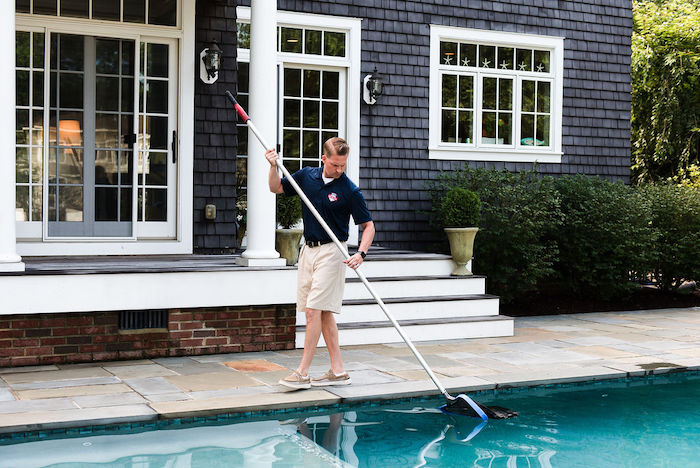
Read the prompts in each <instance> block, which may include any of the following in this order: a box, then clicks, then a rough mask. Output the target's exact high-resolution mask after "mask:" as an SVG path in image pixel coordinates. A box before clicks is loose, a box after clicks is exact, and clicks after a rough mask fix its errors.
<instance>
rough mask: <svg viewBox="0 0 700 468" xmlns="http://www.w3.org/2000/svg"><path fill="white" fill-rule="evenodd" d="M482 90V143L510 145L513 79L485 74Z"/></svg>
mask: <svg viewBox="0 0 700 468" xmlns="http://www.w3.org/2000/svg"><path fill="white" fill-rule="evenodd" d="M482 86H483V88H482V90H481V143H482V144H484V145H510V144H512V136H513V79H512V78H497V77H490V76H485V77H483V78H482Z"/></svg>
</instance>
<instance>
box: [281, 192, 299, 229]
mask: <svg viewBox="0 0 700 468" xmlns="http://www.w3.org/2000/svg"><path fill="white" fill-rule="evenodd" d="M300 219H301V199H299V197H298V196H296V195H293V196H289V195H285V194H283V193H281V194H278V195H277V222H278V223H279V224H280V225H281V226H282V228H283V229H291V228H292V227H293V226H294V225H295V224H297V223H298V222H299V220H300Z"/></svg>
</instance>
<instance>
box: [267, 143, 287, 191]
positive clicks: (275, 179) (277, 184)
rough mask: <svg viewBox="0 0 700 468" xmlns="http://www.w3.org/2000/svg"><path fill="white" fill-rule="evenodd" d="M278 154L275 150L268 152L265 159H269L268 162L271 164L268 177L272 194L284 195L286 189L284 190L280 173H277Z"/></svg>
mask: <svg viewBox="0 0 700 468" xmlns="http://www.w3.org/2000/svg"><path fill="white" fill-rule="evenodd" d="M278 157H279V156H277V152H276V151H275V150H273V149H271V150H267V151H266V152H265V158H267V162H269V163H270V173H269V175H268V177H267V181H268V185H269V186H270V192H272V193H283V192H284V189H283V188H282V179H281V178H280V175H279V173H278V172H277V158H278Z"/></svg>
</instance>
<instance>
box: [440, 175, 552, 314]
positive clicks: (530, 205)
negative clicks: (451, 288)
mask: <svg viewBox="0 0 700 468" xmlns="http://www.w3.org/2000/svg"><path fill="white" fill-rule="evenodd" d="M453 187H462V188H465V189H467V190H471V191H473V192H476V193H477V194H478V196H479V198H480V200H481V222H480V223H479V235H478V236H476V240H475V243H474V260H473V265H472V271H473V272H474V273H476V274H481V275H486V276H487V288H488V292H489V293H491V294H497V295H498V296H500V297H501V301H502V302H504V303H508V302H511V301H512V300H513V299H515V298H517V297H518V296H520V295H522V294H524V293H526V292H528V291H533V290H535V289H536V288H537V284H538V282H539V281H540V280H541V279H543V278H545V277H548V276H550V275H551V274H552V273H553V270H552V265H553V262H554V260H555V259H556V258H557V246H556V243H555V242H553V241H552V239H550V238H549V237H548V236H549V232H550V230H551V228H552V226H556V225H558V224H559V223H561V212H560V211H559V199H558V195H557V193H556V191H555V190H554V187H553V183H552V179H551V178H538V177H537V175H536V174H535V172H533V171H531V172H520V173H515V174H514V173H510V172H507V171H505V170H504V171H496V170H486V169H473V168H469V167H465V168H464V169H461V170H458V171H455V172H446V173H442V174H441V175H440V176H438V178H437V179H436V180H435V181H432V182H429V183H428V185H427V188H428V194H429V198H430V200H431V201H432V202H433V206H434V207H436V206H439V203H440V201H441V200H443V199H444V196H445V194H446V193H447V192H448V191H449V190H450V189H451V188H453ZM432 220H433V223H434V226H435V227H436V228H437V227H441V226H439V223H437V219H436V217H435V213H433V217H432Z"/></svg>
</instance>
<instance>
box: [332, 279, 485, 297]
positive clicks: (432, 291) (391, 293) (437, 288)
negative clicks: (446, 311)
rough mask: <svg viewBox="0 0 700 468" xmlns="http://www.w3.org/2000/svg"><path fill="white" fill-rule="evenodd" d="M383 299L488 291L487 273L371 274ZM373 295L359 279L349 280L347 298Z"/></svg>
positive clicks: (457, 294) (456, 294) (346, 289)
mask: <svg viewBox="0 0 700 468" xmlns="http://www.w3.org/2000/svg"><path fill="white" fill-rule="evenodd" d="M367 280H369V282H370V284H371V285H372V286H373V287H374V289H375V291H377V294H379V297H381V298H382V299H390V298H400V297H434V296H459V295H466V294H484V293H485V291H486V277H485V276H477V275H474V276H449V275H443V276H382V277H367ZM371 297H372V295H371V294H370V293H369V291H367V288H366V287H365V285H364V284H363V283H362V282H361V281H360V279H359V278H357V277H355V278H348V279H346V280H345V293H344V294H343V300H352V299H370V298H371Z"/></svg>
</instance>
